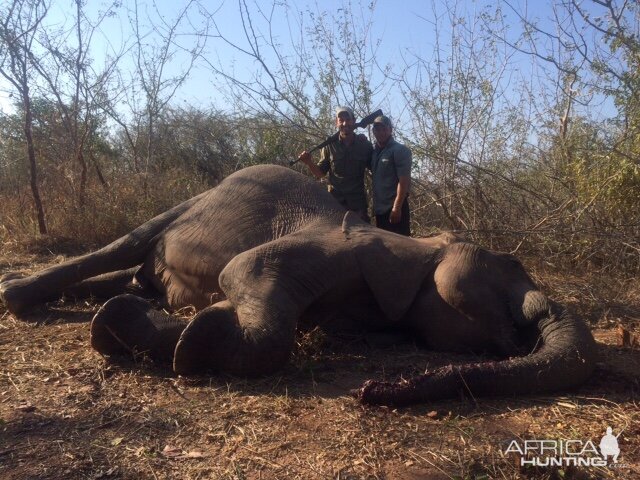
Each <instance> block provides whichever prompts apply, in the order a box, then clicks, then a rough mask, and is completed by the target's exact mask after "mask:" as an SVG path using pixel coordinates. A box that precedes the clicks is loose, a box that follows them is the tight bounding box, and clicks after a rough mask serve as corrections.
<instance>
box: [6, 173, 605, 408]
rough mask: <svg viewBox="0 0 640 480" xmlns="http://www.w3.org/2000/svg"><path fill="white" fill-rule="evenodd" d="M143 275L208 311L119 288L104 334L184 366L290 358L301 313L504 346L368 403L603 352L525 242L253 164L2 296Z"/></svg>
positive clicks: (233, 366) (404, 400)
mask: <svg viewBox="0 0 640 480" xmlns="http://www.w3.org/2000/svg"><path fill="white" fill-rule="evenodd" d="M134 274H135V279H136V281H135V282H133V284H132V282H131V280H132V277H133V276H134ZM143 287H144V289H146V290H147V291H149V290H154V291H156V292H157V293H158V295H159V296H161V297H162V298H163V299H164V301H165V302H166V304H167V305H168V306H169V307H170V308H173V309H178V308H181V307H184V306H187V305H194V306H195V307H196V308H197V310H198V313H197V314H196V316H195V317H194V318H193V320H192V321H191V322H189V323H188V325H187V324H185V323H183V322H181V321H178V320H176V319H175V318H173V317H171V316H170V315H167V314H165V313H163V312H162V311H159V310H155V309H153V308H152V307H151V304H150V303H149V302H147V301H146V300H143V299H141V298H140V297H138V296H134V295H131V294H123V295H118V296H115V297H114V298H112V299H111V300H109V301H108V302H107V303H105V304H104V305H103V306H102V307H101V309H100V310H99V311H98V313H97V314H96V316H95V317H94V319H93V321H92V325H91V344H92V346H93V347H94V348H95V349H97V350H98V351H99V352H101V353H103V354H107V355H109V354H117V353H123V352H134V353H135V352H140V351H146V352H147V353H149V354H150V355H151V357H153V358H156V359H159V360H170V361H171V360H172V361H173V369H174V371H175V372H176V373H179V374H191V373H197V372H201V371H205V370H214V371H221V372H225V373H230V374H234V375H241V376H257V375H265V374H270V373H272V372H275V371H277V370H278V369H280V368H282V366H283V365H284V364H285V363H286V362H287V361H288V358H289V356H290V353H291V351H292V348H293V345H294V337H295V331H296V326H297V325H298V322H299V321H300V320H301V319H304V318H312V317H315V318H317V317H318V315H317V312H323V314H326V315H327V317H336V315H335V314H340V315H343V316H349V317H352V318H356V319H359V320H360V325H361V326H363V327H369V328H371V329H378V328H381V327H393V326H397V328H398V329H409V330H410V331H412V332H413V333H414V335H415V337H416V339H419V340H420V341H422V342H423V343H424V344H426V345H427V346H428V347H430V348H433V349H437V350H447V351H466V352H468V351H477V352H492V353H494V354H496V355H500V356H501V357H503V358H505V359H504V360H501V361H485V362H480V363H473V364H466V365H458V366H449V367H443V368H439V369H436V370H432V371H429V372H427V373H426V374H424V375H420V376H418V377H415V378H412V379H410V380H408V381H407V380H404V381H402V382H398V383H388V382H378V381H372V380H370V381H368V382H366V383H365V384H364V385H363V386H362V388H360V389H359V390H357V391H355V392H353V393H354V394H355V396H356V397H357V398H359V399H360V400H361V401H363V402H365V403H372V404H388V405H408V404H411V403H417V402H423V401H429V400H436V399H442V398H447V397H452V396H456V395H458V394H459V393H460V392H463V393H467V394H470V395H473V396H478V395H514V394H524V393H541V392H548V391H554V390H563V389H568V388H571V387H575V386H577V385H580V384H581V383H583V382H584V381H585V380H586V379H587V378H588V377H589V376H590V374H591V373H592V371H593V368H594V365H595V361H596V347H595V342H594V340H593V337H592V335H591V333H590V331H589V329H588V328H587V326H586V325H585V324H584V323H583V322H582V321H581V320H580V319H576V318H574V317H572V316H570V315H569V314H567V312H566V311H565V310H564V309H563V308H562V307H560V306H559V305H557V304H556V303H554V302H553V301H551V300H549V299H548V298H547V297H546V296H545V295H544V294H543V293H542V292H541V291H540V290H539V289H538V287H536V285H535V284H534V282H533V281H532V280H531V278H530V277H529V276H528V275H527V273H526V272H525V271H524V269H523V267H522V265H521V264H520V262H519V261H518V260H517V259H515V258H514V257H513V256H511V255H508V254H504V253H496V252H491V251H488V250H485V249H483V248H481V247H479V246H477V245H475V244H472V243H467V242H464V241H460V240H459V239H457V238H456V237H454V236H453V235H450V234H445V235H441V236H439V237H436V238H433V239H416V238H407V237H404V236H400V235H396V234H394V233H390V232H386V231H383V230H380V229H377V228H375V227H372V226H370V225H368V224H366V223H364V222H362V221H361V220H360V219H359V218H357V216H356V215H354V214H352V213H349V212H345V210H344V209H343V208H342V207H341V206H340V205H339V204H338V203H337V202H336V201H335V200H334V199H333V197H332V196H331V195H330V194H329V193H327V192H326V190H325V189H324V188H323V187H322V186H321V185H320V184H318V183H317V182H315V181H312V180H311V179H309V178H308V177H305V176H303V175H301V174H299V173H296V172H294V171H292V170H290V169H286V168H283V167H279V166H273V165H268V166H265V165H262V166H255V167H250V168H247V169H244V170H241V171H239V172H237V173H235V174H233V175H231V176H229V177H228V178H226V179H225V180H224V181H223V182H222V183H221V184H220V185H218V186H217V187H216V188H213V189H212V190H209V191H208V192H205V193H203V194H201V195H199V196H198V197H195V198H193V199H191V200H188V201H186V202H184V203H182V204H180V205H178V206H177V207H175V208H173V209H172V210H170V211H168V212H165V213H164V214H162V215H159V216H157V217H155V218H154V219H152V220H150V221H148V222H147V223H145V224H143V225H142V226H140V227H138V228H137V229H135V230H134V231H133V232H131V233H130V234H128V235H125V236H124V237H122V238H120V239H119V240H116V241H115V242H113V243H111V244H110V245H107V246H106V247H104V248H102V249H101V250H98V251H96V252H94V253H90V254H87V255H84V256H82V257H78V258H75V259H72V260H69V261H67V262H65V263H62V264H60V265H56V266H54V267H50V268H48V269H46V270H43V271H41V272H39V273H36V274H35V275H32V276H29V277H26V278H16V277H15V276H14V275H7V276H5V277H4V278H3V279H0V298H1V299H2V301H3V302H4V303H5V304H6V306H7V308H8V309H9V311H10V312H12V313H14V314H20V313H21V312H23V311H25V310H26V309H28V308H30V307H32V306H34V305H37V304H40V303H43V302H45V301H47V300H50V299H54V298H59V297H60V295H61V294H63V293H67V294H72V295H76V296H86V295H98V296H100V295H103V296H107V297H111V296H113V295H115V294H117V293H123V292H126V291H131V290H133V291H135V290H136V289H138V290H142V289H143ZM314 312H315V313H316V315H315V316H314V315H313V313H314ZM332 313H333V315H332ZM345 314H348V315H345Z"/></svg>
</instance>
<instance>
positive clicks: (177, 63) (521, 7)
mask: <svg viewBox="0 0 640 480" xmlns="http://www.w3.org/2000/svg"><path fill="white" fill-rule="evenodd" d="M109 3H110V2H106V1H104V0H91V1H89V2H87V7H86V8H87V12H88V15H89V16H90V17H94V16H95V15H96V14H97V12H99V11H100V10H104V9H105V8H106V6H107V5H108V4H109ZM201 3H202V4H203V5H204V6H206V8H207V9H208V10H209V11H210V12H216V13H215V15H214V18H215V21H216V23H217V25H218V26H219V28H220V30H221V33H223V34H224V35H225V36H226V37H228V38H229V39H231V40H233V41H237V42H238V43H239V44H241V45H245V46H246V42H245V41H244V40H243V39H242V35H241V25H242V23H241V17H240V12H239V6H238V2H237V1H233V0H226V1H221V0H202V1H201ZM287 3H288V6H289V8H288V11H289V13H290V15H291V18H296V17H298V18H305V21H306V22H307V24H308V21H309V19H308V16H307V14H308V12H314V13H315V14H316V15H319V14H322V12H332V13H333V14H336V15H341V14H342V13H343V12H344V10H341V8H343V6H344V5H345V4H346V3H347V4H348V3H349V2H345V1H343V0H324V1H302V0H289V1H288V2H287ZM495 3H496V2H491V1H484V0H479V1H472V0H459V1H458V2H457V5H456V8H457V10H458V13H459V15H460V16H462V17H467V18H468V19H470V18H473V16H474V15H475V14H477V13H479V12H480V11H481V10H482V9H483V8H484V7H485V6H487V5H493V4H495ZM123 4H124V7H121V8H119V9H118V10H116V11H117V13H118V15H117V16H114V17H112V18H109V19H107V20H105V21H104V23H103V24H102V26H101V29H100V32H98V33H97V34H96V36H95V37H94V43H93V45H92V56H93V58H94V61H95V63H96V65H97V66H98V68H99V66H100V65H101V64H102V63H104V62H105V58H106V54H107V53H108V52H109V51H110V50H111V51H114V50H116V51H117V50H119V49H120V48H121V47H122V46H124V45H127V43H128V42H130V39H131V26H130V24H129V21H128V19H127V14H126V11H125V8H129V9H131V6H132V2H130V1H127V0H124V1H123ZM185 4H186V2H185V1H173V0H157V1H156V3H155V4H154V3H153V2H152V1H151V0H140V1H139V5H140V10H141V11H142V10H144V9H148V10H153V9H154V5H155V6H157V8H158V10H159V11H160V13H161V15H163V16H164V18H165V19H166V20H170V19H172V18H174V17H175V15H176V14H177V12H178V11H179V10H180V9H181V8H183V6H184V5H185ZM247 4H248V6H249V9H250V10H251V11H252V17H253V18H254V21H255V22H256V25H255V26H256V28H257V29H258V32H259V34H260V33H263V34H264V33H266V23H265V22H264V21H261V14H260V10H262V11H263V13H268V8H269V6H270V5H271V4H272V2H271V1H266V0H262V1H257V0H247ZM350 4H351V8H352V11H353V12H354V15H356V17H359V18H362V24H366V23H367V19H368V18H369V16H370V15H371V25H372V29H371V33H370V39H371V41H372V43H375V42H377V41H378V40H379V41H380V46H379V48H378V50H377V58H378V60H379V62H380V63H381V64H382V65H389V66H391V67H392V71H394V72H397V71H399V70H400V69H401V68H402V67H403V65H405V64H407V63H411V61H412V59H414V58H415V57H414V55H418V56H421V57H422V58H425V59H427V60H429V59H432V58H433V53H434V50H435V45H436V40H437V39H436V26H437V29H438V40H439V47H440V49H441V50H442V51H443V52H444V53H445V54H446V52H447V50H448V49H449V47H450V36H449V34H448V33H449V31H448V28H449V23H450V22H449V17H448V13H447V12H446V8H445V5H453V4H454V2H446V1H444V0H442V1H433V2H432V1H430V0H405V1H394V0H378V1H377V2H375V8H374V10H373V14H370V11H369V5H370V2H367V1H357V0H353V1H352V2H350ZM510 4H511V5H512V6H514V7H515V8H516V9H517V10H518V11H519V12H521V13H522V14H525V15H527V16H528V17H530V18H536V19H537V20H539V21H540V22H541V25H543V26H545V25H550V24H551V23H550V19H551V17H552V8H551V4H550V3H549V2H547V1H544V2H543V1H540V2H538V1H534V2H530V3H527V2H526V1H525V0H519V1H513V2H510ZM504 8H505V13H508V10H509V8H508V7H506V6H505V7H504ZM72 11H73V9H72V2H71V1H70V0H53V6H52V10H51V15H50V18H49V20H48V22H50V24H52V25H57V26H60V25H63V24H64V22H65V21H66V20H65V19H66V18H67V16H68V15H70V14H71V12H72ZM278 11H280V12H281V11H282V9H279V10H278ZM301 16H302V17H301ZM191 18H192V20H193V21H194V22H195V23H196V24H197V23H198V22H199V20H198V18H197V15H193V16H192V17H191ZM508 21H509V23H510V24H511V25H512V26H514V28H515V27H517V20H516V18H515V16H514V15H513V14H512V13H509V14H508ZM272 23H273V26H274V28H273V31H274V32H275V33H276V37H277V40H278V41H279V42H281V43H282V45H283V51H284V52H285V53H286V52H288V51H289V50H288V49H289V47H288V45H289V42H290V33H289V26H288V24H287V21H286V19H285V18H284V16H282V15H276V16H275V17H274V18H273V20H272ZM292 30H293V33H294V34H296V33H299V29H297V26H296V25H294V26H293V29H292ZM180 41H181V42H182V43H183V45H184V46H185V47H187V46H189V45H190V44H192V42H193V39H192V38H189V37H188V36H184V37H181V40H180ZM206 55H207V58H208V59H210V60H212V61H217V60H218V59H219V61H220V63H221V64H222V65H225V66H228V68H229V69H232V68H233V70H234V72H235V73H236V74H238V75H239V76H247V75H249V76H250V75H252V74H253V72H255V71H256V68H257V66H256V65H255V63H253V62H251V61H248V60H247V58H246V57H245V56H243V55H240V54H238V53H234V52H233V51H232V49H230V48H229V47H227V46H225V45H224V43H222V42H220V41H219V39H211V40H210V41H209V42H208V45H207V53H206ZM185 61H186V60H185V58H184V57H182V58H181V57H180V55H176V57H175V58H174V60H173V61H172V62H171V63H170V64H169V71H174V72H177V71H180V70H181V68H183V65H184V64H185ZM125 65H126V64H125ZM510 68H513V72H514V73H513V74H514V75H517V76H521V77H522V78H526V77H528V76H531V58H530V57H527V56H523V55H516V56H514V57H513V58H512V59H511V67H510ZM374 74H375V73H374ZM219 85H220V84H219V79H216V78H214V77H213V76H212V74H211V72H210V71H209V70H208V69H207V68H206V67H204V66H202V65H199V66H196V67H195V68H194V70H193V71H192V73H191V76H190V80H189V81H188V83H187V84H186V85H185V86H184V87H183V88H181V90H180V91H179V92H178V94H177V95H176V101H177V102H188V103H189V104H192V105H196V106H201V107H204V106H213V107H215V108H219V109H223V110H226V109H228V108H229V103H228V101H227V99H226V98H225V97H224V95H222V94H221V91H220V90H221V89H220V87H219ZM376 100H377V102H378V103H379V104H380V106H387V108H391V109H393V110H395V111H396V112H397V115H401V114H402V113H401V110H402V108H403V106H402V105H401V101H400V99H399V98H398V92H397V91H394V90H386V91H384V92H381V94H380V98H378V99H376ZM8 105H9V99H8V97H7V88H6V84H4V85H3V84H2V83H0V107H2V108H3V109H4V110H7V108H8Z"/></svg>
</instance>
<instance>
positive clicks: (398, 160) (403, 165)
mask: <svg viewBox="0 0 640 480" xmlns="http://www.w3.org/2000/svg"><path fill="white" fill-rule="evenodd" d="M394 162H395V167H396V172H397V174H398V186H397V187H396V198H395V200H394V201H393V207H392V208H391V213H390V214H389V223H399V222H400V220H401V219H402V204H403V203H404V200H405V198H407V195H409V189H410V188H411V162H412V160H411V150H409V149H408V148H407V147H405V146H402V147H401V148H400V149H399V150H398V151H397V152H396V154H395V155H394Z"/></svg>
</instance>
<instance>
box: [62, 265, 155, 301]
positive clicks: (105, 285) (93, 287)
mask: <svg viewBox="0 0 640 480" xmlns="http://www.w3.org/2000/svg"><path fill="white" fill-rule="evenodd" d="M138 270H139V267H133V268H129V269H127V270H118V271H116V272H110V273H105V274H103V275H98V276H97V277H93V278H88V279H87V280H83V281H82V282H80V283H76V284H75V285H71V286H70V287H69V288H66V289H65V290H64V291H63V292H62V294H63V295H64V296H68V297H72V298H75V299H81V298H90V297H94V298H102V299H108V298H113V297H115V296H116V295H122V294H124V293H131V294H134V295H136V296H138V297H143V298H154V297H156V296H158V292H157V291H155V290H153V289H151V288H149V286H142V285H140V284H137V283H134V282H133V279H134V277H135V275H136V273H137V272H138Z"/></svg>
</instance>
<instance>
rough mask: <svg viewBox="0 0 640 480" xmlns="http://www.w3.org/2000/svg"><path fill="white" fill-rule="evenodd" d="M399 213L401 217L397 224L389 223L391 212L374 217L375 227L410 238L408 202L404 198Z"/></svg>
mask: <svg viewBox="0 0 640 480" xmlns="http://www.w3.org/2000/svg"><path fill="white" fill-rule="evenodd" d="M401 213H402V216H401V217H400V221H399V222H398V223H391V222H389V215H391V210H389V211H388V212H385V213H383V214H382V215H376V226H377V227H378V228H382V229H383V230H388V231H389V232H394V233H399V234H400V235H405V236H407V237H409V236H411V226H410V220H411V219H410V218H409V215H410V213H409V200H407V199H406V198H405V199H404V202H403V203H402V209H401Z"/></svg>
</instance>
